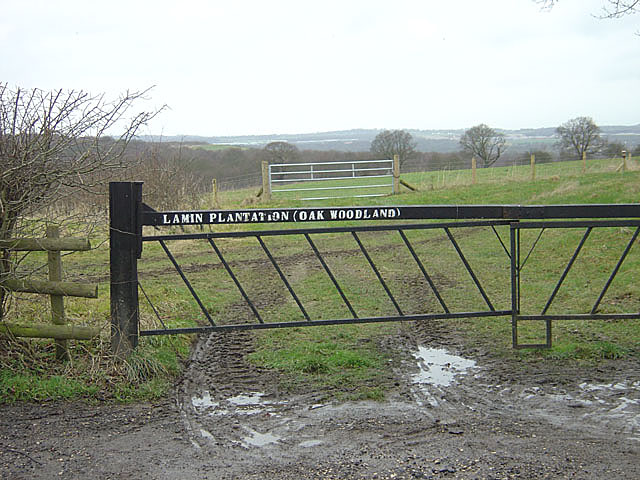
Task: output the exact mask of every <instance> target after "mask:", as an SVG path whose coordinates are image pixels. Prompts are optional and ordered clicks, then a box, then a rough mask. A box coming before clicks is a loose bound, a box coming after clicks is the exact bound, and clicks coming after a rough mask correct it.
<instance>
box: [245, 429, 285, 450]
mask: <svg viewBox="0 0 640 480" xmlns="http://www.w3.org/2000/svg"><path fill="white" fill-rule="evenodd" d="M244 428H245V430H247V432H249V433H250V435H248V436H246V437H244V438H243V439H242V445H243V446H245V447H247V448H249V447H264V446H265V445H269V444H271V443H277V442H279V441H280V438H281V437H279V436H277V435H274V434H273V433H269V432H267V433H260V432H256V431H255V430H252V429H251V428H249V427H244Z"/></svg>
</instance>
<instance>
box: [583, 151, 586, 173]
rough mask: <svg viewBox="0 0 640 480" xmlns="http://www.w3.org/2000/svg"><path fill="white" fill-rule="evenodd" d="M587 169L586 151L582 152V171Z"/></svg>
mask: <svg viewBox="0 0 640 480" xmlns="http://www.w3.org/2000/svg"><path fill="white" fill-rule="evenodd" d="M586 171H587V152H582V173H585V172H586Z"/></svg>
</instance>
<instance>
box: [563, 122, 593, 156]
mask: <svg viewBox="0 0 640 480" xmlns="http://www.w3.org/2000/svg"><path fill="white" fill-rule="evenodd" d="M556 135H557V136H558V137H559V138H560V141H559V144H560V148H561V150H575V152H576V153H577V155H578V158H579V159H580V158H582V156H583V155H584V154H585V153H587V154H589V153H595V152H597V151H598V150H599V149H600V148H601V147H602V145H603V142H602V138H601V137H600V127H598V126H597V125H596V124H595V122H594V121H593V119H591V117H576V118H572V119H571V120H567V121H566V122H565V123H563V124H562V125H560V126H559V127H558V128H556Z"/></svg>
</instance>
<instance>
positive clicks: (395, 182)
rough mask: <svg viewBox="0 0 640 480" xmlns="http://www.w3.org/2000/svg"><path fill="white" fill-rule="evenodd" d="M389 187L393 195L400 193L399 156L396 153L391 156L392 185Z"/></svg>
mask: <svg viewBox="0 0 640 480" xmlns="http://www.w3.org/2000/svg"><path fill="white" fill-rule="evenodd" d="M391 188H392V189H393V190H392V193H393V194H394V195H396V194H398V193H400V157H399V156H398V155H397V154H396V155H394V156H393V186H392V187H391Z"/></svg>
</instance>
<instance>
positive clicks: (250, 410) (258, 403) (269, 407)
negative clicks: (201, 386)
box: [191, 390, 287, 415]
mask: <svg viewBox="0 0 640 480" xmlns="http://www.w3.org/2000/svg"><path fill="white" fill-rule="evenodd" d="M264 396H266V394H264V393H261V392H252V393H243V394H240V395H236V396H234V397H229V398H226V399H220V400H214V399H213V398H211V394H210V392H209V391H208V390H205V391H204V392H202V396H197V395H194V396H192V397H191V404H192V405H193V407H194V409H195V410H196V411H197V412H198V413H203V411H207V413H208V414H209V415H228V414H229V413H236V414H240V415H255V414H257V413H263V412H273V411H274V406H275V405H281V404H285V403H287V402H286V401H281V402H276V403H274V402H271V401H268V400H264V399H263V397H264Z"/></svg>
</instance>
